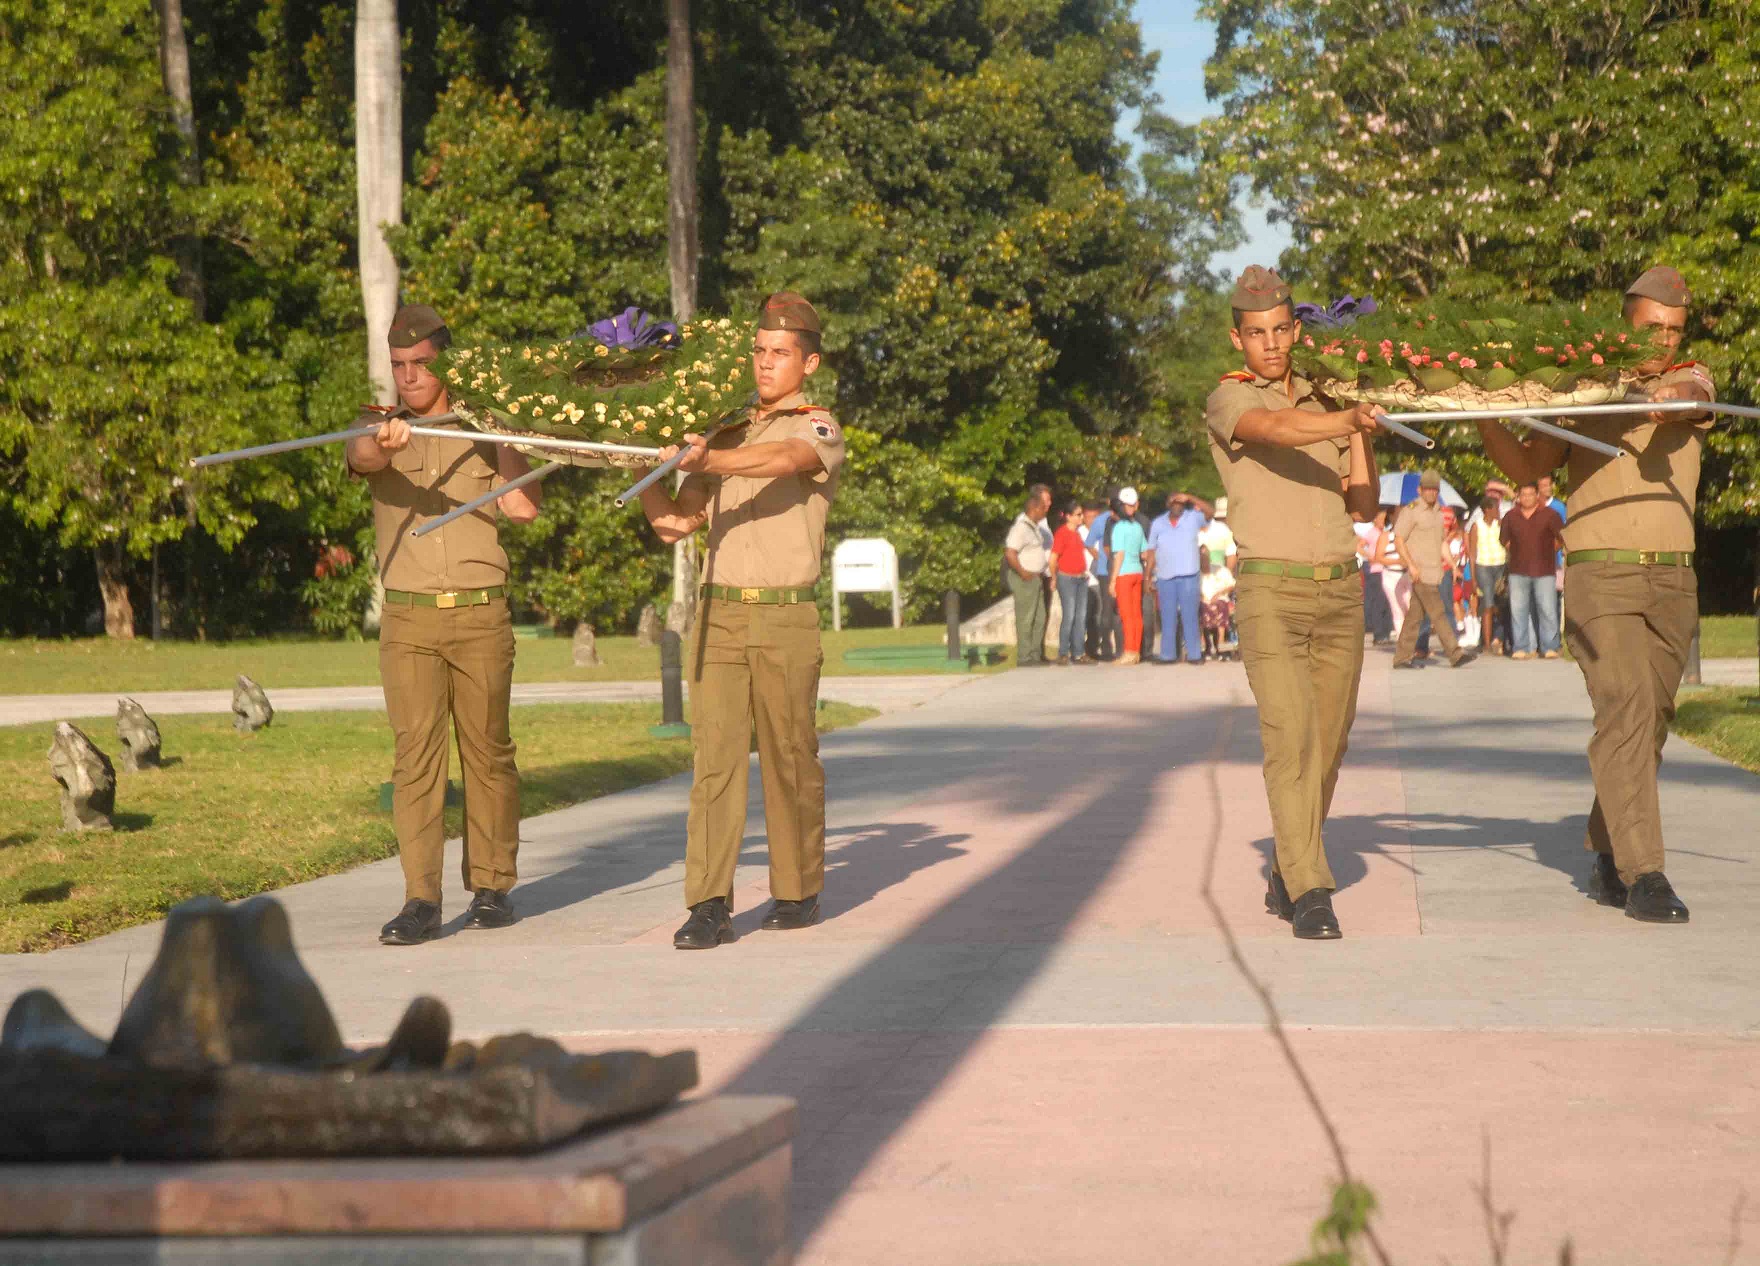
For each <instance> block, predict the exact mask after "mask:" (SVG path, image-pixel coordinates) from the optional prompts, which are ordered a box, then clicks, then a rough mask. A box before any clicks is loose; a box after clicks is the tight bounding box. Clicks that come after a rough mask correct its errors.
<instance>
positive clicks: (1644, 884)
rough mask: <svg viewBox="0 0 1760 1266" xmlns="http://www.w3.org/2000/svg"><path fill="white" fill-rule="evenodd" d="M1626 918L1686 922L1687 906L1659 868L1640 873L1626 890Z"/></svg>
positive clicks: (1653, 921)
mask: <svg viewBox="0 0 1760 1266" xmlns="http://www.w3.org/2000/svg"><path fill="white" fill-rule="evenodd" d="M1626 918H1628V919H1642V920H1643V921H1644V922H1645V923H1685V922H1686V921H1687V907H1686V904H1685V903H1684V902H1682V901H1681V899H1680V898H1679V897H1677V896H1675V895H1674V885H1673V884H1671V883H1669V882H1668V876H1667V875H1664V874H1663V873H1662V872H1661V871H1659V870H1653V871H1651V872H1650V873H1649V874H1648V875H1639V876H1638V877H1637V878H1636V879H1634V880H1633V881H1632V886H1631V887H1630V888H1629V889H1627V892H1626Z"/></svg>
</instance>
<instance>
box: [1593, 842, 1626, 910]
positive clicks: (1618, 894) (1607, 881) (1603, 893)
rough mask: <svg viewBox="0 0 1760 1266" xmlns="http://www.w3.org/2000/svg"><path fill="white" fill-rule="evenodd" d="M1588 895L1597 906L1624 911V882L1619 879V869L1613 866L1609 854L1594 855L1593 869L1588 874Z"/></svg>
mask: <svg viewBox="0 0 1760 1266" xmlns="http://www.w3.org/2000/svg"><path fill="white" fill-rule="evenodd" d="M1589 895H1590V896H1591V897H1593V898H1595V903H1596V904H1597V905H1603V906H1612V907H1613V908H1614V909H1616V910H1623V909H1625V905H1626V884H1625V880H1623V879H1621V878H1620V877H1619V867H1618V866H1615V865H1614V864H1613V857H1612V855H1611V854H1609V853H1597V854H1595V867H1594V869H1592V870H1591V871H1590V872H1589Z"/></svg>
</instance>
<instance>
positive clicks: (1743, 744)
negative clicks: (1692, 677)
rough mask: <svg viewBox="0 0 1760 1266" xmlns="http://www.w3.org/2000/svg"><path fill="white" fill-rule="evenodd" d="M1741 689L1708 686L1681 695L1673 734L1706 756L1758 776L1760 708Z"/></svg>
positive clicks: (1752, 694) (1750, 692) (1749, 695)
mask: <svg viewBox="0 0 1760 1266" xmlns="http://www.w3.org/2000/svg"><path fill="white" fill-rule="evenodd" d="M1752 698H1754V692H1753V691H1752V690H1751V689H1748V688H1747V687H1742V686H1716V687H1711V686H1708V687H1706V688H1704V689H1692V690H1689V691H1686V692H1684V693H1683V694H1682V695H1681V699H1680V710H1679V711H1678V712H1677V713H1676V714H1675V719H1674V732H1675V733H1676V734H1678V735H1680V736H1681V737H1682V738H1684V739H1686V740H1687V741H1688V742H1689V743H1695V744H1697V745H1698V746H1700V747H1702V748H1704V749H1705V750H1706V751H1708V752H1712V753H1715V754H1716V755H1718V756H1721V757H1723V758H1724V759H1725V760H1729V761H1734V762H1735V763H1736V764H1738V765H1740V766H1741V767H1742V768H1743V769H1748V770H1752V771H1753V772H1754V773H1757V774H1760V706H1756V705H1750V704H1749V702H1748V700H1750V699H1752Z"/></svg>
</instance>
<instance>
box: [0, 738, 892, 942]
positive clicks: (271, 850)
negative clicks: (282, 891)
mask: <svg viewBox="0 0 1760 1266" xmlns="http://www.w3.org/2000/svg"><path fill="white" fill-rule="evenodd" d="M873 715H875V713H874V712H873V711H872V710H870V709H865V708H855V707H850V706H848V705H845V704H838V703H830V704H827V705H825V706H824V707H822V708H821V709H820V711H819V720H820V728H821V729H834V728H837V727H839V726H845V725H853V724H855V723H857V722H859V721H863V720H866V719H867V718H868V717H871V716H873ZM659 720H660V709H659V706H658V705H654V704H535V705H532V706H530V707H521V708H517V709H515V711H514V717H513V737H514V740H515V741H516V742H517V743H518V744H519V764H520V773H521V782H522V787H521V795H520V808H521V813H522V816H527V817H529V816H531V815H533V814H537V813H543V812H545V811H547V810H550V809H557V808H561V807H562V806H564V805H570V804H576V803H578V802H580V801H582V800H591V799H593V798H595V797H597V796H603V795H608V794H610V793H611V792H614V791H622V790H624V789H625V788H628V787H634V786H639V785H640V784H642V783H647V782H653V781H654V780H656V779H659V778H665V777H668V776H669V775H672V774H676V773H680V772H682V771H684V770H687V769H689V768H690V763H691V746H690V742H689V740H685V739H657V738H653V737H651V736H650V735H649V733H648V727H649V726H650V725H653V724H655V723H656V722H658V721H659ZM159 728H160V731H161V733H162V734H163V735H164V740H165V746H164V751H165V756H166V758H167V760H168V761H170V762H172V763H171V764H169V765H168V766H167V767H166V768H164V769H159V770H153V771H150V772H144V773H138V774H127V773H122V772H120V771H118V773H117V782H118V787H117V794H116V824H117V830H115V831H114V832H101V833H100V832H91V833H86V834H69V833H67V832H64V831H62V830H61V810H60V805H59V800H58V790H59V789H58V788H57V787H56V785H55V782H54V780H53V778H51V776H50V774H49V768H48V762H47V761H46V760H45V753H46V752H47V751H48V749H49V739H50V735H51V734H52V732H53V729H54V727H53V726H49V725H28V726H16V727H7V728H0V785H4V786H6V787H7V788H9V789H10V791H9V794H8V795H7V797H6V798H5V801H4V802H3V803H0V952H8V953H10V952H16V951H19V950H41V949H51V948H53V947H55V946H58V945H67V944H70V943H72V942H74V941H81V940H85V939H87V938H89V937H93V936H98V935H101V934H102V933H105V932H111V931H115V930H116V929H117V928H122V927H128V926H130V925H132V924H135V923H141V922H145V921H146V920H148V919H153V918H157V917H158V916H160V915H162V914H164V912H165V911H166V910H167V909H169V908H170V907H171V906H172V905H174V904H175V903H177V902H179V901H182V900H184V899H185V898H187V897H192V896H196V895H198V894H201V893H214V894H217V895H219V896H221V897H225V898H228V899H231V898H237V897H245V896H249V895H250V894H252V893H257V892H263V891H265V890H266V889H270V888H278V887H281V886H283V885H285V884H292V883H298V882H300V881H301V880H306V879H313V878H316V877H317V876H319V875H327V874H331V873H333V872H335V871H339V870H346V869H347V868H348V867H350V866H355V865H359V864H360V863H362V862H368V861H374V860H377V859H379V858H382V857H390V856H391V855H392V854H393V853H394V852H395V851H396V841H395V837H394V836H393V834H392V829H391V815H390V814H388V813H381V812H380V811H379V784H380V783H381V782H382V781H383V780H385V779H387V778H389V777H390V776H391V732H390V730H389V729H388V728H387V727H386V724H385V718H384V717H383V716H382V715H379V714H376V713H370V712H329V713H309V712H308V713H285V714H282V715H281V716H278V717H276V718H275V723H274V724H273V725H271V726H270V727H269V728H268V729H266V730H261V731H258V732H257V733H256V734H254V735H238V734H235V733H234V732H233V730H232V723H231V718H230V717H220V716H167V717H161V718H160V719H159ZM86 732H87V733H88V734H89V735H90V736H91V738H92V739H93V741H94V742H96V743H97V745H98V746H99V747H100V748H103V749H104V750H105V751H106V752H110V753H112V754H114V753H115V752H116V750H117V743H116V741H115V731H114V730H113V729H111V728H110V726H109V725H108V724H105V725H101V726H100V725H97V724H93V725H92V726H90V727H89V728H88V729H87V731H86ZM112 759H114V755H113V756H112ZM451 768H452V771H453V780H454V781H455V782H456V781H458V777H459V775H458V754H457V751H456V749H455V750H454V752H453V755H452V765H451ZM681 803H682V802H681ZM459 829H460V826H459V820H458V810H457V809H448V810H447V830H448V833H449V835H452V836H456V835H457V834H458V833H459Z"/></svg>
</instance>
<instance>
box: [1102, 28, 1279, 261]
mask: <svg viewBox="0 0 1760 1266" xmlns="http://www.w3.org/2000/svg"><path fill="white" fill-rule="evenodd" d="M1136 7H1137V22H1138V24H1139V25H1141V27H1142V28H1143V46H1144V47H1145V48H1146V49H1150V50H1153V51H1154V52H1158V53H1160V54H1161V63H1160V65H1159V66H1158V67H1157V68H1156V75H1155V91H1156V93H1158V94H1159V95H1160V97H1161V108H1162V109H1163V110H1165V111H1166V112H1167V113H1168V114H1171V115H1172V116H1173V117H1174V118H1176V119H1178V120H1180V121H1181V122H1182V123H1196V122H1197V121H1198V120H1199V119H1201V118H1204V117H1205V116H1207V115H1212V114H1215V113H1217V111H1216V109H1215V108H1214V106H1212V104H1211V103H1210V102H1208V101H1206V100H1204V59H1205V58H1206V57H1208V56H1210V54H1211V52H1212V51H1213V50H1214V49H1215V47H1216V28H1215V27H1214V26H1212V25H1211V24H1210V23H1209V22H1205V21H1203V20H1201V19H1200V18H1199V17H1198V3H1197V0H1137V5H1136ZM1132 123H1134V120H1132ZM1241 214H1242V216H1243V218H1244V220H1245V222H1246V226H1247V239H1248V240H1247V244H1246V245H1245V246H1244V247H1242V248H1241V249H1240V250H1239V251H1236V252H1233V253H1231V254H1229V255H1226V256H1222V257H1219V258H1218V259H1217V261H1216V263H1217V271H1219V272H1221V273H1223V274H1224V275H1227V276H1233V275H1234V274H1236V273H1238V272H1239V271H1240V270H1241V269H1242V268H1244V267H1246V266H1247V265H1248V264H1264V265H1266V266H1268V267H1270V266H1274V265H1275V264H1276V263H1277V256H1278V253H1279V252H1280V251H1282V250H1283V248H1284V247H1285V246H1287V245H1289V231H1288V229H1287V228H1286V227H1285V226H1283V225H1281V224H1279V225H1272V224H1267V223H1266V222H1265V214H1264V211H1263V210H1256V209H1254V208H1253V207H1251V206H1250V205H1245V204H1244V203H1243V205H1242V207H1241Z"/></svg>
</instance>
